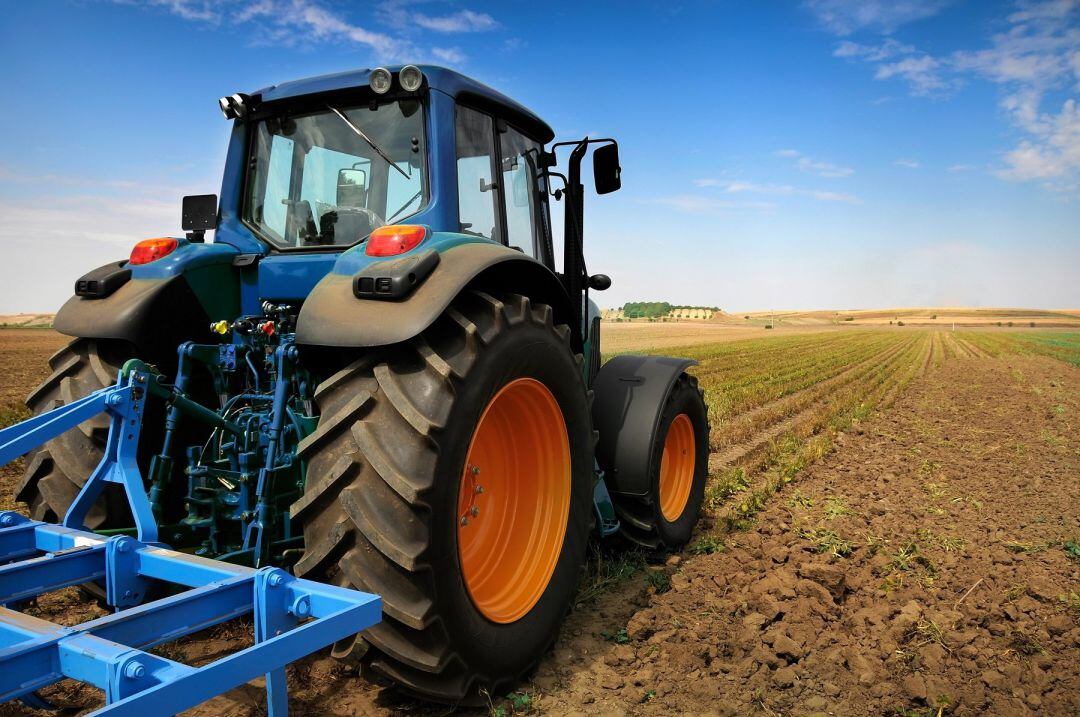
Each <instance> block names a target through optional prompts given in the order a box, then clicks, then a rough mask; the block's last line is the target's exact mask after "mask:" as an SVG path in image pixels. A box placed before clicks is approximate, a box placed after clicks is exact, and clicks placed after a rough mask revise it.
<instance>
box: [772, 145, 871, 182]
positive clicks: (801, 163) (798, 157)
mask: <svg viewBox="0 0 1080 717" xmlns="http://www.w3.org/2000/svg"><path fill="white" fill-rule="evenodd" d="M776 154H777V156H779V157H788V158H790V159H794V160H795V166H796V167H797V168H799V169H800V170H802V171H803V172H807V173H809V174H816V175H817V176H819V177H827V178H836V177H850V176H851V175H852V174H855V170H854V169H852V168H851V167H841V166H840V165H837V164H832V163H831V162H822V161H820V160H816V159H811V158H810V157H807V156H806V155H805V154H803V153H802V152H799V151H798V150H795V149H781V150H777V152H776Z"/></svg>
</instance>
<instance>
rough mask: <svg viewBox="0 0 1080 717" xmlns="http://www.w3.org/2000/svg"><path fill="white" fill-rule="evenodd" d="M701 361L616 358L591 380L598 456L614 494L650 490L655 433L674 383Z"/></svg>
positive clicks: (649, 357)
mask: <svg viewBox="0 0 1080 717" xmlns="http://www.w3.org/2000/svg"><path fill="white" fill-rule="evenodd" d="M696 363H697V362H696V361H693V360H690V359H681V358H669V357H667V356H616V357H615V358H613V359H611V360H610V361H608V362H607V363H606V364H604V365H603V366H602V367H601V368H600V371H599V372H598V373H597V374H596V380H595V381H594V382H593V391H594V392H595V398H594V400H593V427H594V428H595V429H596V430H597V431H598V432H599V434H600V439H599V441H598V442H597V444H596V460H597V463H599V464H600V468H601V470H603V471H604V480H605V482H606V483H607V487H608V490H609V491H611V492H612V493H618V494H621V495H630V496H644V495H646V494H647V493H648V492H649V487H650V486H649V467H650V466H652V465H653V464H654V462H655V456H653V455H652V451H653V447H654V444H655V443H656V442H655V441H654V440H653V437H654V436H655V434H656V431H657V429H658V427H659V425H660V417H661V414H662V413H663V410H664V405H665V404H666V403H667V399H668V395H669V394H670V393H671V389H672V387H673V386H674V385H675V381H676V380H677V379H678V378H679V376H680V375H681V374H682V373H683V371H685V370H686V369H687V368H688V367H690V366H693V365H695V364H696Z"/></svg>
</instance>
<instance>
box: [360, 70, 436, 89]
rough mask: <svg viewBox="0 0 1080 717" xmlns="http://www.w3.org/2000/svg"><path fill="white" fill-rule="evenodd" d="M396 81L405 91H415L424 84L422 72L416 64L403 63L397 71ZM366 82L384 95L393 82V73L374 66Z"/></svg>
mask: <svg viewBox="0 0 1080 717" xmlns="http://www.w3.org/2000/svg"><path fill="white" fill-rule="evenodd" d="M398 82H399V83H400V84H401V89H403V90H405V91H406V92H416V91H417V90H418V89H420V86H421V85H423V84H424V73H423V72H421V71H420V68H419V67H417V66H416V65H405V66H404V67H402V68H401V70H400V71H399V72H398ZM368 84H369V85H371V89H372V91H373V92H374V93H375V94H377V95H385V94H386V93H387V92H389V91H390V87H391V86H392V85H393V84H394V75H393V73H391V72H390V70H388V69H386V68H385V67H376V68H375V69H374V70H372V71H371V75H370V76H369V78H368Z"/></svg>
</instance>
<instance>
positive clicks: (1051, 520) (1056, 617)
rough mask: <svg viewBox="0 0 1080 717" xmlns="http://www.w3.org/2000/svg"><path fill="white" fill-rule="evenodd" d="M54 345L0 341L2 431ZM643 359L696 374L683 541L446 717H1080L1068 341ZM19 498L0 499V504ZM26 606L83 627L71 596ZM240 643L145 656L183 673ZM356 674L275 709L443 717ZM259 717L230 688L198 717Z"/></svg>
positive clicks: (794, 336)
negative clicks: (687, 539)
mask: <svg viewBox="0 0 1080 717" xmlns="http://www.w3.org/2000/svg"><path fill="white" fill-rule="evenodd" d="M62 343H63V339H62V338H61V337H59V336H57V335H56V334H53V333H51V332H47V331H7V330H6V331H0V362H2V363H0V368H2V370H3V375H4V376H5V378H7V381H6V385H5V387H4V389H3V391H4V393H3V394H2V395H0V398H2V401H3V402H2V404H0V410H2V411H3V414H2V415H3V419H4V420H5V421H10V420H13V419H16V418H18V417H20V409H19V404H18V401H19V400H20V399H21V397H23V396H25V394H26V393H27V392H29V390H30V389H31V388H32V387H33V386H34V385H36V383H37V382H38V381H40V380H41V379H42V378H44V376H45V375H46V370H45V365H46V364H45V359H46V358H47V356H48V355H49V354H50V353H51V352H52V351H54V350H55V349H56V348H58V347H59V346H60V345H61V344H62ZM688 343H689V342H688ZM605 347H606V348H607V349H608V350H612V351H623V350H629V348H631V347H629V346H626V345H625V344H620V345H619V346H618V347H617V348H614V349H613V348H612V347H611V346H610V345H608V344H605ZM642 348H657V347H650V346H644V347H642ZM657 350H658V351H662V352H663V353H668V354H674V355H685V356H689V357H692V358H695V359H697V360H698V361H699V365H698V366H697V367H695V368H694V369H693V371H694V373H695V374H696V375H697V376H698V378H699V380H700V383H701V385H702V386H703V387H704V389H705V392H706V400H707V402H708V405H709V414H710V422H711V425H712V436H711V443H712V455H711V457H710V474H711V475H710V486H709V489H708V491H707V494H706V505H705V509H704V513H703V516H702V519H701V521H700V524H699V526H698V529H697V531H696V534H695V537H694V539H693V540H692V541H691V543H690V544H689V545H688V546H686V549H685V550H684V551H683V552H682V553H680V554H678V555H675V556H671V557H666V556H651V555H646V554H642V553H640V552H636V551H632V550H628V549H624V548H617V547H611V546H605V547H603V548H601V549H596V550H593V551H592V553H591V556H590V562H589V566H588V570H587V572H586V574H585V575H583V578H582V586H581V590H580V592H579V595H578V598H577V603H576V605H575V606H574V609H573V610H572V612H571V613H570V615H569V617H568V619H567V621H566V623H565V625H564V627H563V629H562V631H561V635H560V637H559V640H558V641H557V642H556V644H555V647H554V650H553V651H552V653H551V654H549V655H547V656H546V657H545V658H544V659H543V660H542V661H541V663H540V666H539V667H538V669H537V670H536V673H535V674H534V675H533V676H532V678H531V679H530V680H529V681H527V682H525V683H523V684H521V685H520V686H519V687H518V691H517V692H515V693H513V694H510V695H491V696H490V701H489V702H485V703H484V704H482V705H481V706H479V707H475V706H474V707H460V708H459V709H458V712H460V713H463V714H486V713H491V714H499V715H511V714H526V713H543V714H572V713H578V714H594V713H595V714H623V713H625V714H639V713H640V714H683V713H685V714H747V713H762V714H778V715H780V714H784V715H786V714H792V715H812V714H823V715H824V714H837V715H845V714H860V715H863V714H883V715H892V714H895V715H939V714H940V715H946V714H948V715H963V714H971V715H974V714H1002V715H1005V714H1008V715H1013V714H1028V713H1031V714H1047V715H1072V714H1080V544H1078V541H1080V437H1078V436H1080V431H1078V430H1077V429H1078V423H1080V420H1078V416H1080V333H1075V332H1052V331H1039V330H1032V329H1022V330H1021V329H1018V330H1014V331H1008V330H993V331H985V332H983V331H964V330H961V331H957V332H952V331H941V330H923V329H917V328H913V327H884V328H880V329H859V328H850V327H848V328H844V329H843V330H834V331H821V332H814V333H801V334H800V333H781V332H777V334H775V335H768V336H766V337H762V338H753V339H743V340H731V339H730V338H729V336H727V335H725V336H723V337H719V336H718V337H716V340H715V341H711V342H706V343H701V342H699V343H696V344H695V345H692V346H684V347H682V348H677V347H676V348H672V347H671V345H670V344H667V345H665V346H664V347H663V348H657ZM18 475H19V473H18V471H16V470H12V469H4V473H3V474H2V476H0V480H2V481H3V486H0V491H2V494H3V495H4V500H5V506H6V505H9V504H10V493H11V487H12V485H13V483H14V481H15V480H17V477H18ZM32 609H33V610H34V611H35V613H36V614H39V615H42V616H47V617H49V618H50V619H54V620H58V621H65V622H67V621H70V622H75V621H79V620H82V619H86V618H87V617H88V616H90V615H93V614H94V613H95V611H96V610H97V608H96V606H94V605H93V604H92V603H90V602H88V601H86V600H84V599H82V598H81V597H80V596H79V594H78V593H77V592H75V591H74V590H67V591H62V592H61V593H59V594H57V595H55V596H50V598H49V599H47V600H42V601H41V604H40V605H37V606H34V607H33V608H32ZM248 627H249V626H248V625H242V624H241V625H226V626H222V627H220V628H216V629H213V630H210V631H207V632H206V633H203V634H201V635H198V636H195V637H193V638H188V639H185V640H182V641H179V642H178V643H174V644H172V645H168V646H165V647H163V648H159V649H161V650H164V651H165V654H167V655H168V656H169V657H170V658H172V659H179V660H182V661H188V662H190V663H192V664H198V663H201V662H205V661H207V660H212V659H216V658H217V657H220V656H221V655H222V654H224V653H225V652H227V651H229V650H231V649H235V648H236V647H238V646H241V645H243V644H244V641H243V640H244V638H243V637H242V636H243V635H244V634H245V633H246V632H247V630H248ZM356 675H357V668H356V667H355V666H352V665H349V664H346V663H342V662H337V661H334V660H332V659H331V658H329V656H327V655H317V656H314V657H312V658H309V659H308V660H305V661H303V662H301V663H298V664H296V665H293V666H292V667H290V668H289V678H290V679H289V682H290V687H291V689H292V698H293V709H294V711H295V712H296V713H299V714H337V715H354V714H399V713H405V714H423V715H428V714H432V715H434V714H446V713H447V711H448V710H447V708H445V707H433V706H430V705H426V704H423V703H419V702H414V701H412V700H410V699H409V698H408V697H407V696H405V695H402V694H400V693H399V692H398V691H397V690H395V689H394V688H393V687H391V686H389V685H387V684H386V683H383V682H380V681H379V680H378V679H375V678H371V679H370V680H368V679H357V678H356ZM46 696H48V697H49V698H50V699H52V700H53V701H54V702H56V703H57V704H59V705H62V706H65V707H69V708H71V709H72V711H73V712H74V711H76V710H78V709H80V708H85V707H88V706H91V705H93V704H95V700H98V699H99V696H98V695H97V694H95V693H94V692H93V691H92V690H89V689H85V688H82V689H76V688H73V687H72V686H70V685H66V684H65V685H58V686H56V687H53V688H51V689H50V690H47V691H46ZM264 711H265V710H264V705H263V697H262V691H261V688H260V687H259V686H249V687H246V688H243V689H239V690H235V691H233V692H232V693H230V694H228V695H226V696H223V697H220V698H218V699H216V700H214V701H213V702H211V703H208V704H207V705H204V706H203V707H201V708H199V709H197V710H195V711H193V712H192V714H203V715H211V714H230V715H256V714H263V713H264ZM0 714H33V712H32V711H30V710H27V709H24V708H22V707H17V706H11V705H7V706H3V707H0Z"/></svg>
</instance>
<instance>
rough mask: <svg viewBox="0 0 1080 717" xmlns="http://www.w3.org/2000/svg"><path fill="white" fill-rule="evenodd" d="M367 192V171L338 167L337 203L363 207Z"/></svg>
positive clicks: (342, 205) (344, 205)
mask: <svg viewBox="0 0 1080 717" xmlns="http://www.w3.org/2000/svg"><path fill="white" fill-rule="evenodd" d="M365 194H367V172H365V171H364V170H362V169H339V170H338V173H337V199H336V200H335V201H336V202H337V205H338V206H339V207H363V206H364V195H365Z"/></svg>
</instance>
